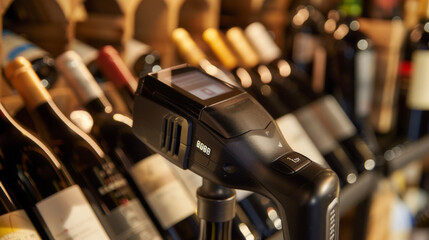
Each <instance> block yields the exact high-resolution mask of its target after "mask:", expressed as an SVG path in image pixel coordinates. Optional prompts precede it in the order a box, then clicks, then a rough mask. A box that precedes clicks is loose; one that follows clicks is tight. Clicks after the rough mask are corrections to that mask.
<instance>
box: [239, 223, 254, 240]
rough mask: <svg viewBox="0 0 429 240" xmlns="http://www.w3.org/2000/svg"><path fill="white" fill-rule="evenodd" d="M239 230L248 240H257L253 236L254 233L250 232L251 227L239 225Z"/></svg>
mask: <svg viewBox="0 0 429 240" xmlns="http://www.w3.org/2000/svg"><path fill="white" fill-rule="evenodd" d="M238 229H240V232H241V233H242V234H243V236H244V237H245V238H246V240H254V239H255V236H253V234H252V232H251V231H250V229H249V227H248V226H247V225H246V224H244V223H240V224H238Z"/></svg>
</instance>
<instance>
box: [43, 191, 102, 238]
mask: <svg viewBox="0 0 429 240" xmlns="http://www.w3.org/2000/svg"><path fill="white" fill-rule="evenodd" d="M36 207H37V209H38V210H39V212H40V214H41V215H42V217H43V219H44V220H45V222H46V225H47V226H48V228H49V230H50V232H51V233H52V235H53V236H54V238H55V239H56V240H61V239H64V240H70V239H79V240H93V239H109V237H108V236H107V234H106V232H105V231H104V229H103V227H102V226H101V223H100V222H99V221H98V219H97V217H96V215H95V213H94V211H93V210H92V208H91V206H90V205H89V203H88V201H87V200H86V198H85V196H84V195H83V193H82V190H81V189H80V188H79V186H77V185H73V186H71V187H68V188H66V189H64V190H62V191H60V192H58V193H55V194H54V195H51V196H49V197H48V198H46V199H44V200H42V201H40V202H38V203H37V204H36Z"/></svg>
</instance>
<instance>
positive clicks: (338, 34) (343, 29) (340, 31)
mask: <svg viewBox="0 0 429 240" xmlns="http://www.w3.org/2000/svg"><path fill="white" fill-rule="evenodd" d="M347 33H349V27H347V25H346V24H341V25H340V26H338V28H337V30H336V31H335V32H334V38H335V39H337V40H341V39H343V38H344V37H345V36H346V35H347Z"/></svg>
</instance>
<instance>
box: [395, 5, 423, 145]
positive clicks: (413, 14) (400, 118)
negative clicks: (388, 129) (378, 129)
mask: <svg viewBox="0 0 429 240" xmlns="http://www.w3.org/2000/svg"><path fill="white" fill-rule="evenodd" d="M426 2H427V1H426V0H423V1H415V0H407V1H406V2H405V3H404V10H405V12H404V15H405V16H404V17H405V23H406V25H407V26H408V32H407V35H406V36H405V40H404V44H403V45H402V47H401V57H400V60H399V67H398V78H399V79H398V100H397V105H398V111H397V114H396V129H395V130H396V131H395V133H394V136H393V137H392V136H391V138H392V139H393V143H391V144H390V145H397V144H401V143H403V142H404V141H407V140H408V126H409V124H410V122H409V120H410V114H411V112H410V109H409V108H408V107H407V103H406V102H407V94H408V89H409V85H410V78H411V68H412V66H411V55H412V54H413V52H414V51H415V50H416V49H417V48H418V43H419V41H420V39H421V37H422V31H424V28H422V27H421V26H419V25H420V24H419V21H420V20H424V18H425V13H424V12H425V11H424V9H425V6H424V5H425V3H426ZM407 20H408V21H407ZM407 22H408V23H407ZM389 147H390V146H389Z"/></svg>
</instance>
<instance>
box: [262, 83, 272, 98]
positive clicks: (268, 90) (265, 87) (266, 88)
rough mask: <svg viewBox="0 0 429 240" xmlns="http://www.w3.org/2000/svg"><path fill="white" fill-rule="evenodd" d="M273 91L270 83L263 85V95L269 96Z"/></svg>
mask: <svg viewBox="0 0 429 240" xmlns="http://www.w3.org/2000/svg"><path fill="white" fill-rule="evenodd" d="M271 92H272V89H271V87H270V86H268V85H263V86H262V87H261V94H262V95H264V96H269V95H270V94H271Z"/></svg>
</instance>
